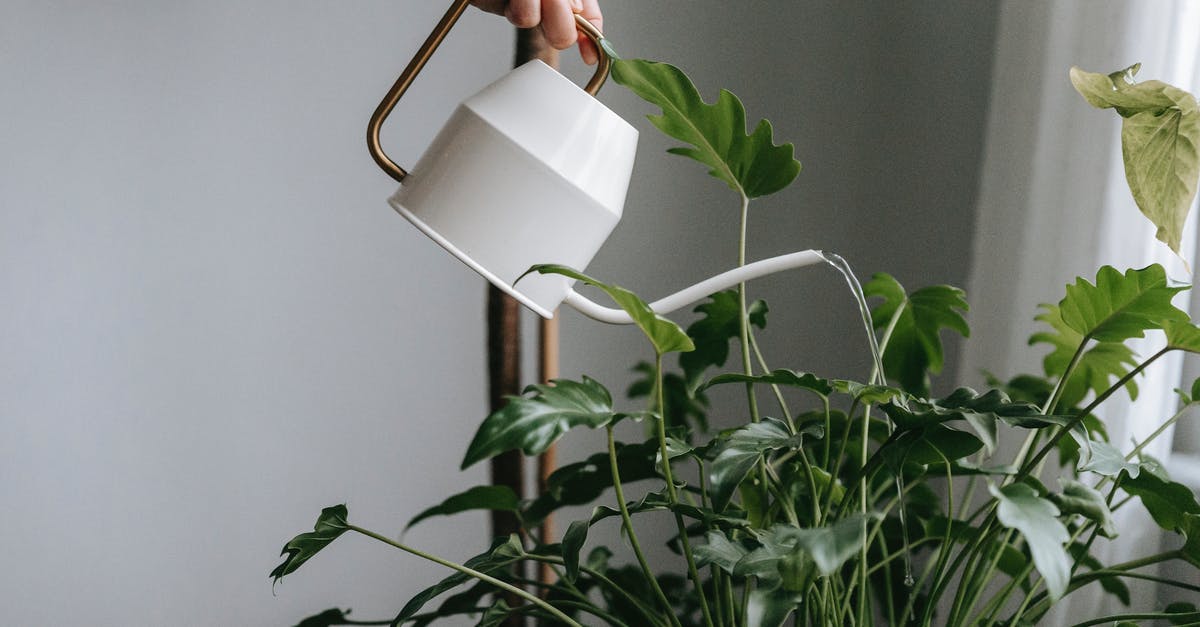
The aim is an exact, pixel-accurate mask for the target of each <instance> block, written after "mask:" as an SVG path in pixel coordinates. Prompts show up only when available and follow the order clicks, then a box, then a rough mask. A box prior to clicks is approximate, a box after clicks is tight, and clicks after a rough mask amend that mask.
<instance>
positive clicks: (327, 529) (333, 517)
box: [270, 505, 350, 583]
mask: <svg viewBox="0 0 1200 627" xmlns="http://www.w3.org/2000/svg"><path fill="white" fill-rule="evenodd" d="M347 515H348V512H347V511H346V506H345V505H334V506H332V507H326V508H325V509H323V510H321V514H320V515H319V516H317V524H316V525H315V526H313V530H312V531H310V532H307V533H302V534H300V535H298V536H296V537H294V538H292V539H291V541H289V542H288V543H287V544H285V545H283V550H282V551H280V552H279V554H280V555H281V556H282V555H286V556H287V557H285V558H284V560H283V563H282V564H280V565H278V566H276V567H275V570H272V571H271V575H270V576H271V577H273V578H274V579H275V581H274V583H279V580H280V579H283V576H284V575H287V574H288V573H292V572H295V570H296V569H297V568H300V566H301V565H302V564H304V562H307V561H308V559H309V558H310V557H312V556H314V555H316V554H317V553H318V552H320V550H321V549H323V548H325V547H327V546H329V543H330V542H333V541H334V540H337V539H338V536H341V535H342V534H343V533H346V530H347V529H349V528H350V523H348V522H346V516H347Z"/></svg>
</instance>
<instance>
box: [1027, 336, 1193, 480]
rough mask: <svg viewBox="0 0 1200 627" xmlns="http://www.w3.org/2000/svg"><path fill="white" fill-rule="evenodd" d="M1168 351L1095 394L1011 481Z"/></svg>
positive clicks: (1032, 466)
mask: <svg viewBox="0 0 1200 627" xmlns="http://www.w3.org/2000/svg"><path fill="white" fill-rule="evenodd" d="M1169 352H1171V347H1169V346H1168V347H1165V348H1163V349H1161V350H1159V351H1158V352H1157V353H1154V354H1153V355H1151V356H1150V358H1149V359H1147V360H1146V361H1143V362H1142V363H1140V364H1138V365H1137V366H1136V367H1135V368H1134V369H1133V370H1130V371H1129V373H1128V374H1126V375H1125V376H1123V377H1121V378H1120V380H1118V381H1117V382H1116V383H1114V384H1113V385H1112V386H1111V387H1109V388H1108V389H1107V390H1105V391H1104V392H1103V393H1102V394H1100V396H1097V397H1096V399H1095V400H1093V401H1092V402H1091V403H1089V404H1088V406H1087V407H1085V408H1083V411H1081V412H1079V415H1078V416H1075V417H1074V418H1072V419H1071V420H1070V421H1068V422H1067V424H1065V425H1063V427H1062V428H1060V429H1058V431H1057V432H1055V434H1054V435H1052V436H1050V440H1049V441H1047V442H1046V443H1045V444H1043V445H1042V448H1041V449H1039V450H1038V453H1037V455H1034V456H1033V459H1031V460H1029V461H1028V462H1026V463H1025V464H1023V465H1022V467H1021V470H1020V471H1019V472H1018V473H1017V475H1016V477H1015V478H1014V479H1013V481H1012V483H1017V482H1019V481H1021V480H1022V479H1024V478H1025V477H1028V476H1029V474H1030V472H1031V471H1032V470H1033V468H1035V467H1036V466H1037V465H1038V463H1039V462H1041V461H1042V459H1043V458H1045V457H1046V455H1049V454H1050V451H1052V450H1054V447H1055V446H1056V445H1057V444H1058V441H1059V440H1061V439H1062V437H1063V436H1064V435H1066V434H1067V432H1069V431H1070V430H1071V429H1073V428H1075V425H1077V424H1079V423H1080V422H1083V419H1084V418H1086V417H1087V416H1088V415H1089V414H1091V413H1092V412H1093V411H1095V409H1096V408H1097V407H1099V406H1100V404H1101V403H1103V402H1104V401H1106V400H1108V397H1110V396H1112V395H1113V393H1115V392H1116V391H1117V390H1119V389H1121V388H1123V387H1125V384H1126V383H1129V381H1130V380H1132V379H1133V378H1134V377H1136V376H1137V375H1139V374H1141V373H1142V371H1143V370H1145V369H1146V368H1147V367H1148V366H1149V365H1150V364H1152V363H1154V362H1155V361H1157V360H1158V358H1159V357H1162V356H1163V355H1166V354H1167V353H1169Z"/></svg>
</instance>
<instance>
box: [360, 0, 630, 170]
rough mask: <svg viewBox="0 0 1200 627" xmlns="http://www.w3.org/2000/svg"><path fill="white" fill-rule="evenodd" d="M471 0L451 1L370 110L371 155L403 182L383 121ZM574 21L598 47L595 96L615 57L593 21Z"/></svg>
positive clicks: (580, 18)
mask: <svg viewBox="0 0 1200 627" xmlns="http://www.w3.org/2000/svg"><path fill="white" fill-rule="evenodd" d="M469 2H470V0H454V2H453V3H451V4H450V8H449V9H448V10H447V11H446V14H445V15H444V16H442V20H441V21H440V22H438V25H437V26H435V27H434V28H433V32H432V33H429V37H428V38H427V39H426V40H425V43H423V44H421V47H420V48H419V49H418V50H417V54H416V55H415V56H414V57H413V58H412V61H409V62H408V67H405V68H404V72H402V73H401V74H400V78H397V79H396V83H395V84H394V85H392V88H391V89H389V90H388V93H387V95H385V96H384V97H383V100H382V101H381V102H380V103H379V106H378V107H376V108H375V113H373V114H371V121H370V122H369V123H368V124H367V150H368V151H369V152H370V153H371V158H373V159H375V163H377V164H378V165H379V167H380V168H382V169H383V171H384V172H387V174H388V176H390V177H392V178H394V179H396V180H397V181H400V182H403V181H404V177H406V176H408V171H407V170H405V169H404V168H402V167H400V166H399V165H396V162H395V161H392V159H391V157H388V156H387V154H386V153H385V152H383V146H382V145H380V143H379V130H380V129H381V128H382V127H383V121H384V120H386V119H387V117H388V115H389V114H391V112H392V109H394V108H395V107H396V103H397V102H399V101H400V97H401V96H403V95H404V92H406V91H408V87H409V85H411V84H412V82H413V79H415V78H416V77H417V74H418V73H420V71H421V69H422V68H424V67H425V62H426V61H428V60H429V57H431V56H433V51H434V50H437V47H438V46H439V45H441V43H442V40H443V39H445V38H446V34H447V33H449V32H450V29H451V28H453V27H454V23H455V22H457V21H458V18H459V17H460V16H462V14H463V11H464V10H465V9H466V8H467V4H468V3H469ZM575 25H576V27H577V28H578V29H579V30H580V31H583V34H585V35H587V36H588V38H589V39H591V40H592V42H594V43H595V44H596V50H597V51H598V53H599V60H598V61H597V62H596V73H595V74H593V75H592V78H591V80H589V81H588V84H587V86H586V87H584V91H586V92H587V93H589V94H591V95H593V96H595V95H596V92H598V91H600V87H601V86H602V85H604V81H605V80H606V79H607V78H608V72H609V69H610V68H611V67H612V59H611V58H610V57H609V56H608V53H607V52H605V50H604V46H603V45H601V43H600V41H601V40H602V39H604V35H603V34H601V33H600V29H598V28H596V26H595V25H594V24H592V23H591V22H589V21H587V19H585V18H584V17H583V16H582V15H579V14H576V15H575Z"/></svg>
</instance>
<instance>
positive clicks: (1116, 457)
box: [1079, 442, 1141, 478]
mask: <svg viewBox="0 0 1200 627" xmlns="http://www.w3.org/2000/svg"><path fill="white" fill-rule="evenodd" d="M1091 449H1092V456H1091V460H1090V461H1089V462H1088V463H1086V464H1084V465H1083V466H1081V467H1080V468H1079V469H1080V470H1082V471H1087V472H1094V473H1096V474H1098V475H1104V476H1105V477H1115V476H1117V475H1119V474H1121V472H1122V471H1124V472H1125V473H1126V474H1128V475H1129V476H1131V477H1135V478H1136V477H1137V476H1138V475H1139V471H1140V470H1141V466H1139V465H1138V464H1135V463H1132V462H1127V461H1125V455H1124V453H1122V452H1121V451H1120V450H1119V449H1117V448H1116V447H1115V446H1113V445H1111V444H1109V443H1107V442H1092V443H1091Z"/></svg>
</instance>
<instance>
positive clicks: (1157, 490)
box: [1121, 472, 1200, 542]
mask: <svg viewBox="0 0 1200 627" xmlns="http://www.w3.org/2000/svg"><path fill="white" fill-rule="evenodd" d="M1121 489H1122V490H1125V491H1126V492H1128V493H1129V494H1132V495H1133V496H1136V497H1138V498H1140V499H1142V505H1144V506H1145V507H1146V511H1148V512H1150V516H1151V517H1152V518H1153V519H1154V522H1156V523H1158V526H1159V527H1162V528H1163V529H1166V530H1168V531H1176V532H1178V531H1183V530H1184V527H1185V526H1186V518H1187V517H1188V516H1200V503H1197V502H1196V496H1195V494H1193V493H1192V490H1191V488H1189V487H1187V486H1185V485H1183V484H1181V483H1176V482H1174V481H1171V480H1170V479H1166V478H1164V477H1160V476H1158V475H1156V474H1155V473H1153V472H1142V473H1126V474H1125V475H1124V476H1122V477H1121ZM1198 542H1200V540H1198Z"/></svg>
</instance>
